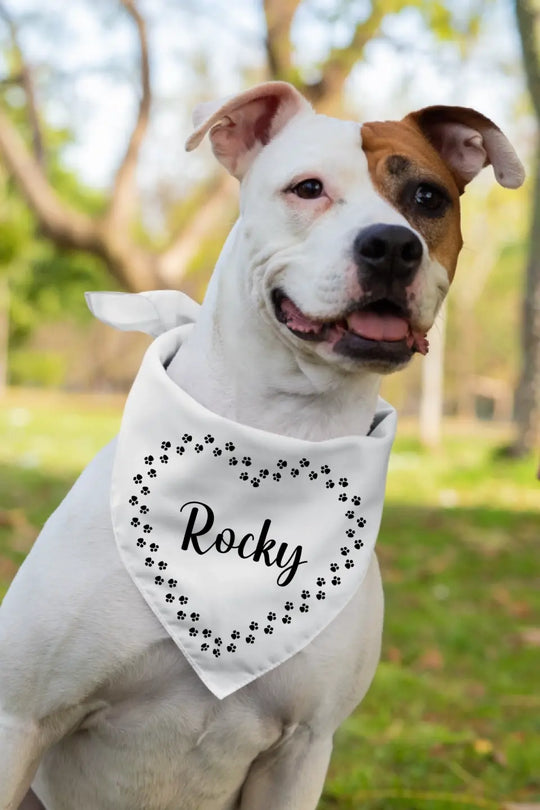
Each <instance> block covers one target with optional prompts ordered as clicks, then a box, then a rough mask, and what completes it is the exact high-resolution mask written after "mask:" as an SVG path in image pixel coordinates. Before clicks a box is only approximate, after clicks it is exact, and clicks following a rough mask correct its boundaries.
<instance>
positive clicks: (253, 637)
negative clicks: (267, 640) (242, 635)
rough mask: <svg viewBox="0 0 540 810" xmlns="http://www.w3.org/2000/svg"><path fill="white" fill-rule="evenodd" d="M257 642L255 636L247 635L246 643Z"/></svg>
mask: <svg viewBox="0 0 540 810" xmlns="http://www.w3.org/2000/svg"><path fill="white" fill-rule="evenodd" d="M254 643H255V636H252V635H249V636H246V644H254Z"/></svg>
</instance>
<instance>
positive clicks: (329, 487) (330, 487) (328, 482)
mask: <svg viewBox="0 0 540 810" xmlns="http://www.w3.org/2000/svg"><path fill="white" fill-rule="evenodd" d="M325 487H326V489H333V488H334V487H335V484H334V482H333V481H331V480H330V479H328V481H327V482H326V484H325Z"/></svg>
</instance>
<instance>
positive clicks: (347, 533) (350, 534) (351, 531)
mask: <svg viewBox="0 0 540 810" xmlns="http://www.w3.org/2000/svg"><path fill="white" fill-rule="evenodd" d="M345 534H346V535H347V537H354V529H347V531H346V532H345Z"/></svg>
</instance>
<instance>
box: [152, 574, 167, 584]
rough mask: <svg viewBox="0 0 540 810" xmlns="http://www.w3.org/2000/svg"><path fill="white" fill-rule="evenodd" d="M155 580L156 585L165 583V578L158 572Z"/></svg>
mask: <svg viewBox="0 0 540 810" xmlns="http://www.w3.org/2000/svg"><path fill="white" fill-rule="evenodd" d="M154 582H155V583H156V585H163V583H164V582H165V580H164V579H163V577H160V576H159V574H158V575H157V577H154Z"/></svg>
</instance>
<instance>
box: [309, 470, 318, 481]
mask: <svg viewBox="0 0 540 810" xmlns="http://www.w3.org/2000/svg"><path fill="white" fill-rule="evenodd" d="M316 478H318V476H317V473H316V472H315V471H314V470H312V471H311V472H310V474H309V480H310V481H315V479H316Z"/></svg>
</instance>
